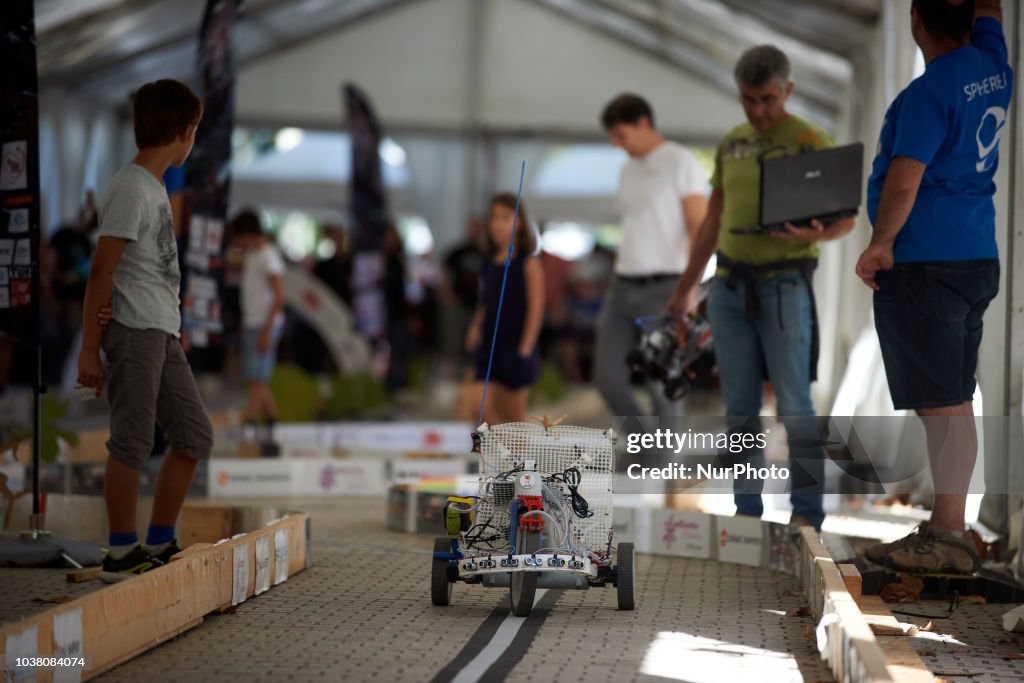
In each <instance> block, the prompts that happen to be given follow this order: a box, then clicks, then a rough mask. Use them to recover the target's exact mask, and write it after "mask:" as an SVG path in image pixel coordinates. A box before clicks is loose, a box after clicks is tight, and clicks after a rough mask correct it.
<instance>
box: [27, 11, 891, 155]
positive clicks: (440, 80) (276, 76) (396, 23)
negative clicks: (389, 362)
mask: <svg viewBox="0 0 1024 683" xmlns="http://www.w3.org/2000/svg"><path fill="white" fill-rule="evenodd" d="M36 5H37V15H38V27H39V68H40V78H41V81H42V84H43V86H44V90H45V88H47V87H58V88H62V89H64V90H66V91H70V92H72V93H74V94H76V95H80V96H85V97H89V98H91V99H94V100H96V101H99V102H103V103H107V104H109V103H120V102H124V101H125V100H126V98H127V96H128V94H129V92H130V91H131V90H132V89H133V88H135V87H138V86H139V85H140V84H142V83H144V82H146V81H148V80H152V79H154V78H157V77H161V76H175V77H179V78H188V77H189V75H190V74H191V73H192V70H193V64H194V55H195V44H196V36H197V35H198V32H199V23H200V20H201V17H202V13H203V7H204V5H205V0H75V1H74V2H70V1H69V0H38V1H37V3H36ZM878 5H879V0H857V1H855V2H838V1H833V2H816V1H814V0H775V1H773V2H767V3H760V2H759V3H746V2H733V1H731V0H501V1H500V2H498V1H497V0H348V1H343V0H247V2H246V3H245V7H244V20H243V21H242V23H241V25H240V27H239V30H238V34H237V44H238V48H239V60H240V64H241V69H240V75H239V101H238V120H239V121H240V122H243V123H245V122H250V123H251V122H258V123H271V124H275V125H277V124H299V125H303V124H304V125H315V126H319V127H323V126H327V127H336V126H340V118H341V101H340V100H341V98H340V92H339V88H340V85H341V84H342V83H343V82H345V81H349V80H351V81H354V82H356V83H358V84H360V85H361V86H362V87H363V88H364V89H365V90H366V91H367V92H368V93H369V94H370V96H371V98H372V99H373V100H374V101H375V103H376V104H377V106H378V107H379V109H380V110H381V115H382V118H383V120H384V122H385V124H386V125H389V127H390V128H391V129H392V130H396V129H405V130H418V129H419V130H431V131H438V130H440V131H458V130H462V129H465V128H467V127H468V128H472V129H477V130H481V129H483V130H487V129H491V130H498V131H510V132H527V133H531V134H537V133H540V134H544V135H548V136H554V137H562V136H597V135H598V134H599V133H600V131H599V130H597V123H596V115H597V112H598V111H599V109H600V106H601V104H603V103H604V101H605V100H607V99H608V98H609V97H610V96H611V95H612V94H614V93H615V92H618V91H620V90H626V89H629V90H635V91H638V92H642V93H644V94H646V95H648V96H649V97H651V99H652V100H654V103H655V105H656V111H663V112H666V113H668V114H669V115H668V116H663V117H662V119H663V121H662V123H663V125H664V127H665V128H666V130H667V131H669V132H671V133H673V134H675V135H677V136H679V137H683V138H686V139H701V138H708V139H710V138H713V137H716V136H717V135H718V134H719V133H720V132H721V127H722V121H723V117H724V116H728V117H729V118H730V119H731V118H735V116H736V114H737V113H738V112H737V111H736V107H735V95H734V86H733V84H732V80H731V68H732V64H733V63H734V62H735V59H736V57H737V56H738V54H739V53H740V52H741V51H742V50H743V49H745V48H746V47H749V46H750V45H753V44H757V43H761V42H768V41H771V42H775V43H777V44H779V45H780V46H782V47H783V48H784V49H786V50H787V52H789V54H790V55H791V58H792V59H793V62H794V70H795V72H796V75H797V78H798V91H797V95H796V97H795V99H794V108H795V109H796V110H798V111H803V112H804V113H808V114H811V115H813V116H814V117H815V118H816V119H817V120H819V121H821V122H822V123H823V124H825V125H827V126H831V125H834V124H835V123H836V121H837V120H838V119H839V118H840V115H841V111H842V109H843V107H844V106H846V104H847V101H846V98H845V97H841V96H839V97H837V96H836V93H841V92H844V90H845V89H846V88H847V87H848V86H849V83H850V79H851V67H850V63H849V61H848V60H847V58H846V57H847V56H848V55H849V54H850V53H851V52H852V51H854V50H855V49H857V47H858V46H859V45H863V44H864V41H865V40H866V36H867V35H869V33H870V30H871V28H872V27H873V26H874V25H875V23H876V22H877V20H878V15H879V11H878ZM808 41H809V42H808ZM298 76H301V77H298Z"/></svg>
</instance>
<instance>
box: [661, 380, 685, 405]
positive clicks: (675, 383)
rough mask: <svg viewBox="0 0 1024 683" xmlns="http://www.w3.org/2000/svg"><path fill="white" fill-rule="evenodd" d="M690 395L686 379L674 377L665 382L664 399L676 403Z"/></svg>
mask: <svg viewBox="0 0 1024 683" xmlns="http://www.w3.org/2000/svg"><path fill="white" fill-rule="evenodd" d="M688 393H690V382H689V381H688V380H687V379H686V377H675V378H673V379H670V380H669V381H667V382H665V398H667V399H668V400H670V401H678V400H680V399H682V398H683V397H684V396H686V395H687V394H688Z"/></svg>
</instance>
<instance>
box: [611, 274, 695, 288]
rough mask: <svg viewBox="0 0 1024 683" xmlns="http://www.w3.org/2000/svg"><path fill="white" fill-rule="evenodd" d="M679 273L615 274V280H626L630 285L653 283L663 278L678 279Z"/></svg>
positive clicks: (663, 279)
mask: <svg viewBox="0 0 1024 683" xmlns="http://www.w3.org/2000/svg"><path fill="white" fill-rule="evenodd" d="M679 277H680V275H679V273H651V274H650V275H618V274H617V275H616V276H615V279H616V280H622V281H623V282H628V283H629V284H631V285H653V284H655V283H658V282H664V281H665V280H678V279H679Z"/></svg>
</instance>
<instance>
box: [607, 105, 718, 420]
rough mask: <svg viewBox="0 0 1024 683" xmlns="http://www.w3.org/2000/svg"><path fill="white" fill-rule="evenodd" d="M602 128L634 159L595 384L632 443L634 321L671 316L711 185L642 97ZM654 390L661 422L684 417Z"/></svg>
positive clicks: (625, 187) (626, 176)
mask: <svg viewBox="0 0 1024 683" xmlns="http://www.w3.org/2000/svg"><path fill="white" fill-rule="evenodd" d="M601 123H602V124H603V125H604V128H605V130H606V131H607V132H608V137H609V138H610V139H611V142H612V144H613V145H615V146H616V147H621V148H622V149H624V150H625V151H626V153H627V154H629V160H628V161H627V162H626V163H625V164H624V165H623V167H622V173H621V176H620V178H619V191H618V197H617V204H618V209H619V213H620V215H621V217H622V221H621V225H622V232H623V237H622V244H621V246H620V247H619V250H618V255H617V256H616V259H615V279H614V280H613V282H612V284H611V286H610V287H609V289H608V291H607V292H606V293H605V300H604V305H603V307H602V309H601V315H600V318H599V320H598V323H597V360H596V366H595V372H594V376H595V377H594V379H595V382H596V384H597V388H598V390H599V391H600V392H601V395H602V396H603V397H604V400H605V402H606V403H607V404H608V407H609V408H610V409H611V411H612V413H613V414H614V415H615V416H617V417H620V418H627V420H626V422H625V423H624V424H623V425H622V427H621V430H622V431H623V432H624V434H625V436H627V437H628V435H629V433H630V432H633V431H636V430H637V429H639V426H638V424H637V422H636V420H635V419H628V418H631V417H634V416H637V417H638V416H640V415H641V414H642V409H641V408H640V406H639V405H638V404H637V402H636V398H635V397H634V396H633V392H632V387H631V384H630V381H629V379H630V376H629V369H628V367H627V366H626V360H625V359H626V355H627V354H628V353H629V352H630V350H631V349H632V348H633V347H634V346H635V344H636V340H637V335H636V326H635V320H636V318H637V317H640V316H656V315H660V314H663V313H664V312H665V301H666V300H667V299H666V297H670V296H671V295H672V291H673V289H674V287H675V282H676V281H677V280H678V277H679V274H680V273H682V272H683V270H684V269H685V268H686V264H687V261H688V258H689V251H690V242H691V241H692V240H693V239H694V236H695V235H696V232H697V229H698V228H699V227H700V224H701V222H702V221H703V220H704V214H705V213H706V212H707V192H708V180H707V175H706V174H705V172H704V170H703V168H701V166H700V163H699V162H698V161H697V158H696V156H694V154H693V152H691V151H690V150H689V149H687V148H686V147H683V146H682V145H678V144H676V143H674V142H670V141H668V140H665V138H663V137H662V136H661V134H660V133H658V131H657V130H656V129H655V127H654V113H653V111H652V110H651V106H650V105H649V104H648V103H647V101H646V100H644V99H643V98H642V97H640V96H638V95H633V94H623V95H619V96H618V97H616V98H615V99H614V100H612V101H611V102H609V103H608V105H607V106H605V108H604V111H603V112H602V113H601ZM648 389H649V390H650V392H651V395H652V397H653V401H654V412H655V413H656V414H657V415H659V416H661V417H671V416H676V415H679V414H681V412H682V405H681V402H674V403H673V402H669V401H668V399H666V398H665V397H664V394H663V393H662V390H661V386H660V385H657V386H655V385H650V384H649V386H648Z"/></svg>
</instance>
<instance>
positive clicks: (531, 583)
mask: <svg viewBox="0 0 1024 683" xmlns="http://www.w3.org/2000/svg"><path fill="white" fill-rule="evenodd" d="M540 548H541V545H540V532H537V531H520V532H519V536H518V538H517V539H516V554H518V555H529V554H532V553H535V552H537V551H538V550H540ZM536 593H537V572H512V576H511V577H510V578H509V583H508V599H509V602H510V603H511V605H512V614H514V615H516V616H517V617H528V616H530V611H531V610H532V609H533V598H534V596H535V595H536Z"/></svg>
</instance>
